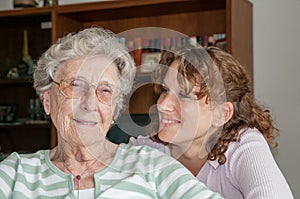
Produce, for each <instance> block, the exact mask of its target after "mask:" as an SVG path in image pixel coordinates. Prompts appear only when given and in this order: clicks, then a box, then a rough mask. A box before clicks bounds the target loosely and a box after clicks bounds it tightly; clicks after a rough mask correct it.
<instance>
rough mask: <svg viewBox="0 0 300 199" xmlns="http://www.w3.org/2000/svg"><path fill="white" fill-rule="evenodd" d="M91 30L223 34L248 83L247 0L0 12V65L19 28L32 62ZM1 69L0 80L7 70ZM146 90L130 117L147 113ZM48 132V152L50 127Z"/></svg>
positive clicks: (11, 51) (14, 51)
mask: <svg viewBox="0 0 300 199" xmlns="http://www.w3.org/2000/svg"><path fill="white" fill-rule="evenodd" d="M42 22H51V24H52V28H51V29H41V23H42ZM93 25H96V26H102V27H104V28H107V29H110V30H112V31H113V32H115V33H120V32H123V31H126V30H130V29H134V28H141V27H161V28H167V29H172V30H175V31H178V32H181V33H183V34H185V35H189V36H192V35H212V34H215V33H226V43H227V49H226V50H227V51H228V52H230V53H232V54H233V56H235V57H236V58H237V59H238V60H239V61H240V62H241V63H242V64H243V65H244V66H245V67H246V70H247V71H248V73H249V75H250V78H251V84H252V83H253V82H252V79H253V44H252V43H253V42H252V38H253V36H252V34H253V33H252V4H251V3H250V2H249V1H248V0H143V1H141V0H122V1H103V2H94V3H81V4H69V5H61V6H52V7H43V8H27V9H18V10H11V11H1V12H0V29H1V31H0V41H1V43H2V44H3V45H4V46H6V47H5V48H1V49H0V61H2V62H5V60H7V59H8V61H6V62H13V60H14V61H19V60H21V53H22V51H21V48H22V42H21V40H22V35H21V33H22V30H23V29H24V28H27V29H28V32H29V36H31V37H30V38H29V40H30V41H29V52H30V54H31V55H32V57H33V58H34V60H36V59H37V58H38V57H39V56H40V55H41V53H42V52H43V51H44V50H45V49H46V48H47V47H49V45H50V44H51V42H52V43H53V42H54V41H56V40H57V39H58V38H59V37H61V36H63V35H65V34H67V33H69V32H74V31H78V30H81V29H83V28H85V27H90V26H93ZM7 34H8V35H9V36H7ZM7 57H8V58H7ZM3 60H4V61H3ZM6 62H5V63H6ZM0 63H1V62H0ZM1 67H2V66H1ZM1 67H0V75H2V74H3V73H4V71H5V70H7V67H8V65H7V66H3V67H2V68H1ZM27 86H29V87H30V85H27ZM0 87H1V82H0ZM145 87H146V89H139V91H137V92H136V93H135V94H134V95H133V98H132V99H131V104H130V107H129V108H130V110H131V112H132V113H135V114H139V113H148V108H149V107H150V106H151V105H152V104H153V103H155V96H154V95H153V91H152V86H151V85H145ZM1 89H2V88H1ZM6 92H9V91H8V90H7V91H6ZM1 98H2V97H1ZM0 103H1V100H0ZM18 103H21V102H18ZM24 103H25V104H27V103H28V102H25V101H24ZM25 104H23V106H27V105H25ZM24 114H25V113H24ZM49 131H51V134H52V135H51V147H53V146H55V145H56V134H55V133H56V132H55V128H53V127H52V128H50V129H49Z"/></svg>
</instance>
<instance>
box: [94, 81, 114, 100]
mask: <svg viewBox="0 0 300 199" xmlns="http://www.w3.org/2000/svg"><path fill="white" fill-rule="evenodd" d="M96 92H97V96H98V99H99V100H100V101H101V102H102V103H104V104H107V105H112V99H113V88H112V85H110V84H108V83H100V84H99V85H98V87H97V90H96Z"/></svg>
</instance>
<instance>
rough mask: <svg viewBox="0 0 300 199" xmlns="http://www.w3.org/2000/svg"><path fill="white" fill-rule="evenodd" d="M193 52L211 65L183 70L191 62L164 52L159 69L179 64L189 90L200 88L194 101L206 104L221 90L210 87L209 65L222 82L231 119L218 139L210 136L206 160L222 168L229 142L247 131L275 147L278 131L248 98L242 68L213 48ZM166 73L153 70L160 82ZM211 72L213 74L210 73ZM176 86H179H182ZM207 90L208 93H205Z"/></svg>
mask: <svg viewBox="0 0 300 199" xmlns="http://www.w3.org/2000/svg"><path fill="white" fill-rule="evenodd" d="M194 50H196V51H199V53H198V54H201V55H203V54H207V53H208V55H209V56H210V59H212V61H213V63H209V62H207V63H206V64H200V66H198V67H195V68H196V70H195V69H193V70H191V69H187V68H190V67H191V65H194V63H193V61H192V62H190V60H189V61H186V60H185V59H186V57H185V56H184V54H180V53H179V54H178V52H177V53H176V52H175V53H173V52H168V51H166V52H163V54H162V57H161V60H160V66H161V65H166V66H170V65H171V63H172V62H173V61H175V60H179V61H180V63H181V64H179V69H178V70H179V73H181V74H183V76H184V77H185V78H186V79H187V80H188V81H189V83H190V84H192V85H193V86H198V87H199V86H200V87H201V89H200V92H199V93H195V94H196V95H197V97H198V99H201V98H202V97H206V99H207V101H208V100H209V101H210V102H213V101H214V100H216V99H217V98H218V97H219V96H220V95H223V93H222V89H218V90H217V91H216V88H215V87H214V86H213V85H214V84H215V83H216V82H214V81H213V80H211V79H214V78H213V76H212V75H213V74H212V72H209V69H207V68H206V67H211V66H212V65H216V66H217V70H218V73H217V74H218V75H219V76H221V77H222V80H223V82H222V84H223V85H224V88H223V89H224V90H223V91H224V92H225V94H226V101H227V102H231V103H232V104H233V107H234V113H233V116H232V118H231V119H230V120H229V121H228V122H227V123H225V124H224V126H223V127H222V129H221V132H220V134H218V137H213V136H212V138H211V140H210V141H209V143H208V144H207V146H206V148H207V149H209V150H208V151H210V152H209V155H208V159H209V160H218V162H219V164H224V163H225V162H226V156H225V152H226V151H227V149H228V146H229V144H230V142H237V141H239V132H240V131H241V130H243V129H244V130H246V129H247V128H257V129H258V130H259V131H260V132H261V133H262V135H263V136H264V137H265V139H266V140H267V142H268V143H269V145H270V146H271V147H276V146H277V145H278V143H277V142H276V141H275V138H276V137H277V136H278V135H279V129H278V128H276V127H275V124H274V122H273V120H272V117H271V114H270V111H269V110H268V109H265V108H264V107H262V106H260V105H258V103H257V102H256V101H255V99H254V97H253V96H252V94H251V90H250V87H249V85H248V84H249V79H248V76H247V73H246V71H245V69H244V67H243V66H242V65H241V64H240V63H239V62H238V61H237V60H236V59H235V58H234V57H233V56H232V55H230V54H229V53H227V52H225V51H223V50H221V49H219V48H217V47H207V48H205V49H204V48H202V47H201V48H195V47H194ZM203 50H204V51H206V53H203V52H202V51H203ZM181 52H182V50H181ZM198 59H199V60H200V61H199V62H200V63H201V59H206V57H198ZM209 64H210V65H209ZM205 68H206V69H205ZM166 70H167V69H166V68H162V67H158V68H157V70H155V75H154V76H159V77H160V78H161V79H160V81H161V80H162V79H163V78H164V74H165V72H166ZM197 71H200V72H197ZM203 71H204V72H203ZM212 71H213V72H214V70H212ZM158 74H160V75H158ZM156 79H157V78H156ZM195 80H199V81H200V80H201V82H198V83H197V82H195ZM178 81H180V79H178ZM156 82H157V81H156ZM203 82H204V84H203ZM180 84H181V85H182V82H181V83H180ZM208 88H210V91H208ZM155 90H156V92H159V85H158V86H156V87H155ZM207 103H208V102H207ZM157 125H158V124H157ZM153 130H154V128H152V129H151V131H153ZM151 139H152V140H153V141H156V142H161V143H164V144H167V143H165V142H162V141H161V140H160V139H159V138H158V135H153V136H152V137H151ZM210 143H213V145H212V146H210V145H209V144H210Z"/></svg>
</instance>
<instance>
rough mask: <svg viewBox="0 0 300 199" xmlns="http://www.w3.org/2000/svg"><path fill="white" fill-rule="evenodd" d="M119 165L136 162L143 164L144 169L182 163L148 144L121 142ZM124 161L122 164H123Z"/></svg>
mask: <svg viewBox="0 0 300 199" xmlns="http://www.w3.org/2000/svg"><path fill="white" fill-rule="evenodd" d="M116 156H117V159H118V163H119V165H124V164H128V163H130V164H134V165H137V164H139V165H143V169H146V170H147V169H153V168H161V167H164V168H165V167H168V166H170V165H172V164H173V165H180V164H179V162H177V161H176V160H175V159H174V158H172V157H170V156H169V155H166V154H165V153H163V152H161V151H159V150H157V149H154V148H152V147H149V146H146V145H139V146H134V145H131V144H120V145H119V149H118V152H117V154H116ZM121 162H122V164H121Z"/></svg>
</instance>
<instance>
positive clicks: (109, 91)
mask: <svg viewBox="0 0 300 199" xmlns="http://www.w3.org/2000/svg"><path fill="white" fill-rule="evenodd" d="M89 88H90V85H89V84H88V83H87V82H86V81H84V80H81V79H66V80H63V81H61V83H60V84H59V90H60V92H61V93H62V94H63V95H64V96H65V97H67V98H70V99H77V98H81V97H83V96H85V95H86V93H87V92H88V91H89ZM96 95H97V98H98V100H99V101H100V102H102V103H104V104H106V105H112V99H113V85H110V84H109V83H107V82H101V83H100V84H98V86H97V89H96Z"/></svg>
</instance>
